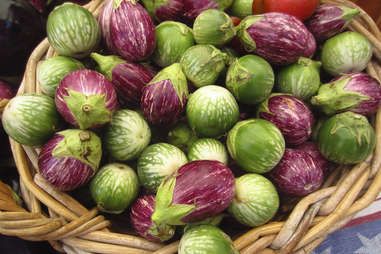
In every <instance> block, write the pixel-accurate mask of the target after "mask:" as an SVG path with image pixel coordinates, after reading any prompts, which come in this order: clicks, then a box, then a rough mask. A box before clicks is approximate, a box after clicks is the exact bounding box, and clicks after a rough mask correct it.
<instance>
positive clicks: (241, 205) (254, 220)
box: [229, 173, 279, 227]
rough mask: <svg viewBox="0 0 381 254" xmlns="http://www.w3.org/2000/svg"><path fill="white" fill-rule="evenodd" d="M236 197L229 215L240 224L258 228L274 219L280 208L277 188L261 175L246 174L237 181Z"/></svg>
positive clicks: (230, 207)
mask: <svg viewBox="0 0 381 254" xmlns="http://www.w3.org/2000/svg"><path fill="white" fill-rule="evenodd" d="M235 186H236V190H237V191H236V195H235V197H234V199H233V201H232V203H231V204H230V206H229V213H230V214H231V215H233V217H234V218H235V219H236V220H237V221H238V222H240V223H242V224H244V225H246V226H249V227H257V226H260V225H263V224H265V223H266V222H268V221H269V220H270V219H272V218H273V217H274V215H275V214H276V212H277V211H278V208H279V195H278V192H277V190H276V189H275V186H274V185H273V184H272V183H271V181H270V180H268V179H267V178H266V177H264V176H262V175H259V174H253V173H251V174H245V175H242V176H240V177H238V178H236V180H235Z"/></svg>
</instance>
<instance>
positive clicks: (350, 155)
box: [317, 111, 376, 164]
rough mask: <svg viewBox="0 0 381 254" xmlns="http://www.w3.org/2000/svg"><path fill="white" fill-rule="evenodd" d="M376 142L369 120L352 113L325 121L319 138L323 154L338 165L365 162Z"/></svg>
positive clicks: (335, 116)
mask: <svg viewBox="0 0 381 254" xmlns="http://www.w3.org/2000/svg"><path fill="white" fill-rule="evenodd" d="M375 142H376V141H375V133H374V130H373V127H372V126H371V125H370V124H369V122H368V119H367V118H366V117H365V116H363V115H360V114H357V113H353V112H350V111H348V112H344V113H339V114H336V115H334V116H332V117H330V118H328V119H327V120H326V121H324V122H323V124H322V126H321V127H320V129H319V132H318V137H317V143H318V146H319V151H320V152H321V154H322V155H323V156H324V157H325V158H327V159H328V160H329V161H332V162H335V163H338V164H354V163H360V162H362V161H364V160H365V159H366V158H367V157H368V156H369V155H370V154H371V153H372V151H373V149H374V146H375Z"/></svg>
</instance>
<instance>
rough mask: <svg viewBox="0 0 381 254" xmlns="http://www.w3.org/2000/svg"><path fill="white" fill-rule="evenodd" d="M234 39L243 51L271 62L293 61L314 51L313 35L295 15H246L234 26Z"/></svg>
mask: <svg viewBox="0 0 381 254" xmlns="http://www.w3.org/2000/svg"><path fill="white" fill-rule="evenodd" d="M237 28H238V38H239V40H240V41H241V43H242V44H243V46H244V48H245V50H246V51H247V52H254V53H255V54H257V55H259V56H261V57H263V58H264V59H266V60H267V61H268V62H270V63H271V64H276V65H286V64H291V63H295V62H296V61H297V60H298V58H299V57H307V58H311V57H312V56H313V55H314V53H315V50H316V41H315V38H314V36H313V35H312V34H311V32H309V31H308V30H307V28H306V27H305V25H304V24H303V23H302V22H301V21H300V20H299V19H297V18H296V17H294V16H292V15H289V14H286V13H279V12H269V13H265V14H261V15H251V16H248V17H246V18H245V19H243V20H242V21H241V23H240V24H239V25H238V27H237Z"/></svg>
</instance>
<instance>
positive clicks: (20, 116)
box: [1, 93, 62, 146]
mask: <svg viewBox="0 0 381 254" xmlns="http://www.w3.org/2000/svg"><path fill="white" fill-rule="evenodd" d="M1 120H2V125H3V128H4V130H5V132H6V133H7V134H8V136H10V137H11V138H12V139H14V140H15V141H17V142H19V143H20V144H23V145H27V146H41V145H43V144H44V143H45V142H47V141H48V140H49V139H50V138H51V137H52V136H53V135H54V133H55V132H56V131H57V130H59V129H60V128H61V126H62V120H61V118H60V115H59V113H58V112H57V108H56V105H55V103H54V100H53V99H52V98H51V97H49V96H47V95H43V94H29V93H27V94H23V95H18V96H16V97H14V98H12V99H11V100H10V101H9V102H8V104H7V105H6V106H5V108H4V112H3V115H2V118H1Z"/></svg>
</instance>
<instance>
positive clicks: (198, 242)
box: [178, 225, 239, 254]
mask: <svg viewBox="0 0 381 254" xmlns="http://www.w3.org/2000/svg"><path fill="white" fill-rule="evenodd" d="M178 253H179V254H196V253H197V254H217V253H218V254H238V253H239V251H238V250H237V249H236V248H235V247H234V245H233V242H232V240H231V238H230V237H229V236H228V235H227V234H225V232H223V231H222V230H221V229H220V228H218V227H216V226H213V225H200V226H195V227H191V228H190V229H188V230H186V231H185V233H184V235H183V236H182V237H181V239H180V243H179V248H178Z"/></svg>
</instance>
